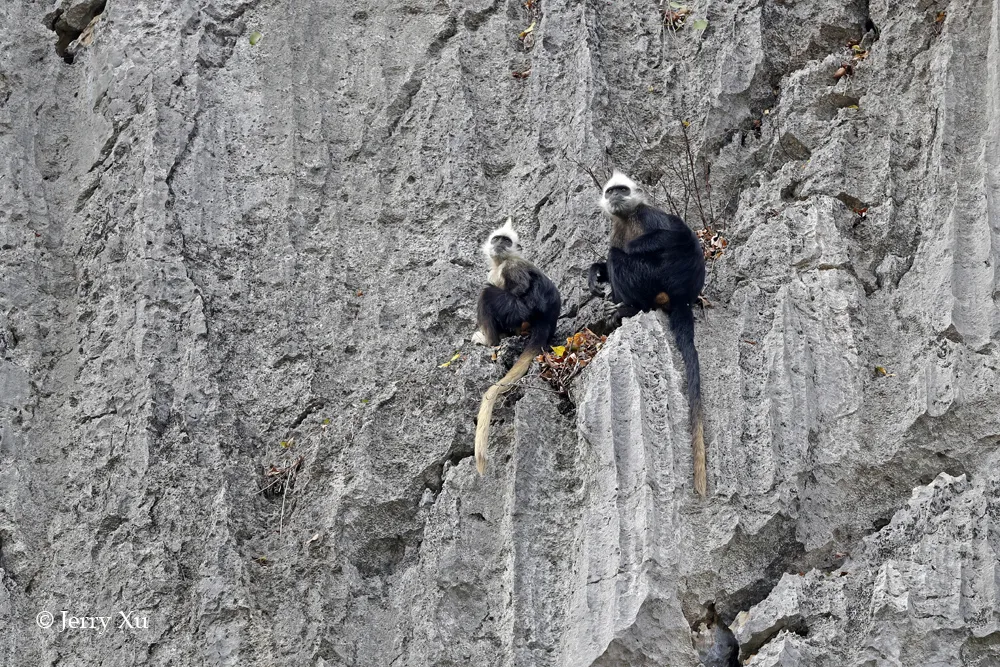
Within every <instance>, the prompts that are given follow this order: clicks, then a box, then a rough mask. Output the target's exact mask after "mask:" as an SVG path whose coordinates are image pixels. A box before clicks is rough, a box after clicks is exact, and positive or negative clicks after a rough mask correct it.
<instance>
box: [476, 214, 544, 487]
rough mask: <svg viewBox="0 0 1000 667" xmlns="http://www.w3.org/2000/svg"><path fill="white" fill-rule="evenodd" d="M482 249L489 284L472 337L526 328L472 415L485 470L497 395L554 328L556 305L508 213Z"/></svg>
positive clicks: (492, 340) (489, 338)
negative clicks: (521, 343)
mask: <svg viewBox="0 0 1000 667" xmlns="http://www.w3.org/2000/svg"><path fill="white" fill-rule="evenodd" d="M483 253H484V254H485V255H486V257H487V258H489V260H490V274H489V277H488V278H487V280H488V281H489V285H486V287H484V288H483V291H482V293H481V294H480V295H479V304H478V307H477V308H476V323H477V324H478V326H479V329H478V330H477V331H476V333H475V334H474V335H473V337H472V342H474V343H479V344H480V345H499V344H500V336H501V335H517V334H523V333H527V334H528V343H527V345H525V347H524V352H522V353H521V356H520V357H518V358H517V361H516V362H515V363H514V366H513V367H512V368H511V369H510V371H509V372H508V373H507V374H506V375H504V376H503V378H502V379H501V380H500V381H499V382H497V383H496V384H495V385H493V386H492V387H490V388H489V389H488V390H487V391H486V393H485V394H483V402H482V403H481V404H480V406H479V417H478V419H477V420H476V468H477V469H478V470H479V474H480V475H481V474H483V472H484V471H485V470H486V447H487V445H488V444H489V438H490V418H491V417H492V416H493V406H494V404H495V403H496V401H497V398H498V397H499V396H500V395H501V394H505V393H507V392H508V391H510V390H511V389H512V388H513V387H514V384H515V383H516V382H517V381H518V380H520V379H521V378H522V377H524V374H525V373H527V372H528V369H529V368H531V362H532V360H533V359H534V358H535V357H536V356H537V355H539V354H541V352H542V346H544V345H545V344H546V343H548V342H549V338H551V337H552V334H553V333H555V330H556V320H557V319H559V308H560V305H561V300H560V298H559V290H558V289H556V286H555V284H553V282H552V281H551V280H549V279H548V278H547V277H546V276H545V274H544V273H542V272H541V271H539V270H538V268H537V267H535V265H534V264H532V263H531V262H529V261H528V260H526V259H525V258H524V257H522V256H521V246H520V245H519V243H518V238H517V232H515V231H514V227H513V224H512V222H511V219H510V218H507V222H506V223H505V224H504V225H503V227H500V228H499V229H497V230H496V231H494V232H493V233H492V234H490V237H489V239H488V240H487V241H486V243H485V244H483Z"/></svg>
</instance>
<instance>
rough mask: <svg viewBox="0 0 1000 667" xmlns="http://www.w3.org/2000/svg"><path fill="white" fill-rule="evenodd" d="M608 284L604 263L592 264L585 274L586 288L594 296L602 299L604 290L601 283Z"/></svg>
mask: <svg viewBox="0 0 1000 667" xmlns="http://www.w3.org/2000/svg"><path fill="white" fill-rule="evenodd" d="M606 282H608V265H607V263H605V262H594V263H593V264H591V265H590V271H588V272H587V287H588V288H590V293H591V294H593V295H594V296H599V297H604V296H605V290H604V288H603V287H601V284H602V283H606Z"/></svg>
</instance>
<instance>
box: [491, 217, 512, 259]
mask: <svg viewBox="0 0 1000 667" xmlns="http://www.w3.org/2000/svg"><path fill="white" fill-rule="evenodd" d="M520 252H521V244H520V243H519V242H518V238H517V232H515V231H514V221H513V220H511V219H510V218H507V222H505V223H504V224H503V227H498V228H497V229H495V230H494V231H493V233H492V234H490V238H489V239H488V240H487V241H486V243H484V244H483V254H484V255H486V256H487V257H489V258H490V259H497V258H502V257H505V256H507V255H511V254H518V253H520Z"/></svg>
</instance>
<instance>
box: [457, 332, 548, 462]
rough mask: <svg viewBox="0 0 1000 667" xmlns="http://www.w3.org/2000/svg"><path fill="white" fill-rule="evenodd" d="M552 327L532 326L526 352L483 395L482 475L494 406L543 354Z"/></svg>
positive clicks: (478, 446)
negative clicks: (537, 357) (533, 361)
mask: <svg viewBox="0 0 1000 667" xmlns="http://www.w3.org/2000/svg"><path fill="white" fill-rule="evenodd" d="M551 334H552V330H551V327H549V326H545V325H544V324H541V323H539V324H536V325H532V328H531V336H530V337H529V338H528V344H527V345H526V346H525V348H524V352H522V353H521V356H519V357H518V358H517V361H515V362H514V365H513V366H511V369H510V370H509V371H507V374H506V375H504V376H503V378H501V379H500V381H499V382H497V383H496V384H495V385H493V386H492V387H490V388H489V389H487V390H486V393H485V394H483V402H482V403H480V404H479V417H478V418H476V469H477V470H478V471H479V474H480V475H482V474H483V473H484V472H486V448H487V447H488V446H489V441H490V419H491V418H492V417H493V406H494V405H495V404H496V402H497V399H498V398H499V397H500V396H501V395H503V394H506V393H507V392H508V391H510V390H511V389H513V388H514V385H515V384H517V381H518V380H520V379H521V378H522V377H524V374H525V373H527V372H528V369H529V368H531V362H532V360H533V359H534V358H535V357H536V356H538V355H539V354H541V353H542V345H544V344H545V343H547V342H548V340H549V336H551Z"/></svg>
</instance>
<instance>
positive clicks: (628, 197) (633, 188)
mask: <svg viewBox="0 0 1000 667" xmlns="http://www.w3.org/2000/svg"><path fill="white" fill-rule="evenodd" d="M643 201H644V200H643V196H642V188H640V187H639V186H638V185H637V184H636V182H635V181H633V180H632V179H631V178H629V177H628V176H626V175H625V174H623V173H622V172H620V171H618V170H617V169H616V170H615V172H614V173H613V174H612V175H611V178H609V179H608V182H607V183H605V184H604V189H603V191H602V194H601V208H602V209H604V212H605V213H607V214H608V215H618V214H620V213H623V212H626V211H631V210H632V209H634V208H635V207H637V206H638V205H639V204H641V203H642V202H643Z"/></svg>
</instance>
